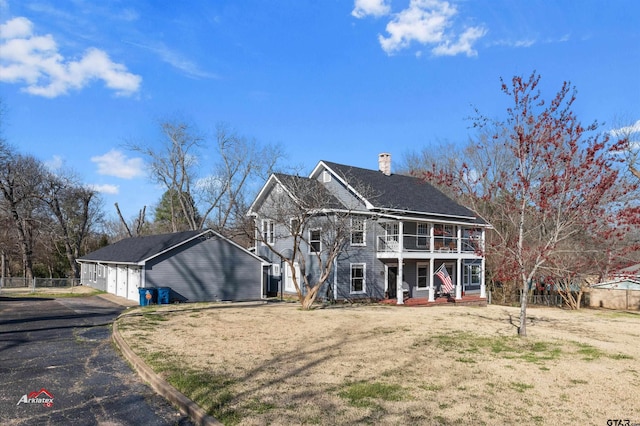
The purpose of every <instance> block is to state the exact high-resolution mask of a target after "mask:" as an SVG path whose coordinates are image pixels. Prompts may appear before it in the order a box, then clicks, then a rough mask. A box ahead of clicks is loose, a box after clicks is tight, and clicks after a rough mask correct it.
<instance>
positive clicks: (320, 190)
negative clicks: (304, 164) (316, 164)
mask: <svg viewBox="0 0 640 426" xmlns="http://www.w3.org/2000/svg"><path fill="white" fill-rule="evenodd" d="M274 175H275V177H276V178H277V179H278V181H279V182H280V183H281V184H282V185H283V186H285V187H286V188H287V189H288V190H289V191H290V192H291V193H292V194H294V195H295V196H296V197H308V198H309V200H302V201H307V204H308V205H311V206H314V207H316V206H315V205H314V204H316V203H317V202H318V201H322V202H323V204H324V206H323V207H325V208H329V209H341V208H344V205H343V204H342V203H341V202H340V200H339V199H338V198H336V197H335V196H334V195H333V194H331V193H330V192H329V191H328V190H327V188H325V187H324V186H323V185H322V184H321V183H320V182H318V181H317V180H315V179H309V178H307V177H300V176H294V175H287V174H283V173H274Z"/></svg>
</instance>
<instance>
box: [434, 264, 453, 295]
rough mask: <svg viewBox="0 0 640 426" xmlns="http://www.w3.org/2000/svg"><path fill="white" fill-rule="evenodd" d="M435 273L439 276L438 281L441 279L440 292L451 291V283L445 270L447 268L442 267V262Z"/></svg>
mask: <svg viewBox="0 0 640 426" xmlns="http://www.w3.org/2000/svg"><path fill="white" fill-rule="evenodd" d="M436 275H437V276H438V278H440V281H442V292H443V293H451V290H453V283H452V282H451V277H450V276H449V273H448V272H447V268H445V267H444V263H443V264H442V265H440V267H439V268H438V270H436Z"/></svg>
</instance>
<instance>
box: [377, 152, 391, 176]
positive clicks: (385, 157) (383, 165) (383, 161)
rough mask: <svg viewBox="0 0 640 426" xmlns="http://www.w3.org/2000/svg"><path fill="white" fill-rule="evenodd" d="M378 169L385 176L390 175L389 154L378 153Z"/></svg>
mask: <svg viewBox="0 0 640 426" xmlns="http://www.w3.org/2000/svg"><path fill="white" fill-rule="evenodd" d="M378 169H380V171H381V172H382V173H384V174H385V175H386V176H391V154H388V153H386V152H383V153H382V154H379V155H378Z"/></svg>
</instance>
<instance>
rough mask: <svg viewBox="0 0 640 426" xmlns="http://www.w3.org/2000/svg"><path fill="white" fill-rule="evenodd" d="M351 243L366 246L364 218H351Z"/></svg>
mask: <svg viewBox="0 0 640 426" xmlns="http://www.w3.org/2000/svg"><path fill="white" fill-rule="evenodd" d="M351 245H352V246H365V245H366V242H365V220H364V219H363V218H358V217H352V218H351Z"/></svg>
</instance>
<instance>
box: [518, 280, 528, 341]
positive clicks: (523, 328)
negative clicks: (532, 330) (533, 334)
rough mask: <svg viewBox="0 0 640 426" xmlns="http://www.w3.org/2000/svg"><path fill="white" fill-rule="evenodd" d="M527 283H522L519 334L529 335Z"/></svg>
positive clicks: (522, 335)
mask: <svg viewBox="0 0 640 426" xmlns="http://www.w3.org/2000/svg"><path fill="white" fill-rule="evenodd" d="M528 294H529V292H528V286H527V284H526V283H525V284H523V285H522V294H521V295H520V326H519V327H518V336H521V337H526V336H527V295H528Z"/></svg>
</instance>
